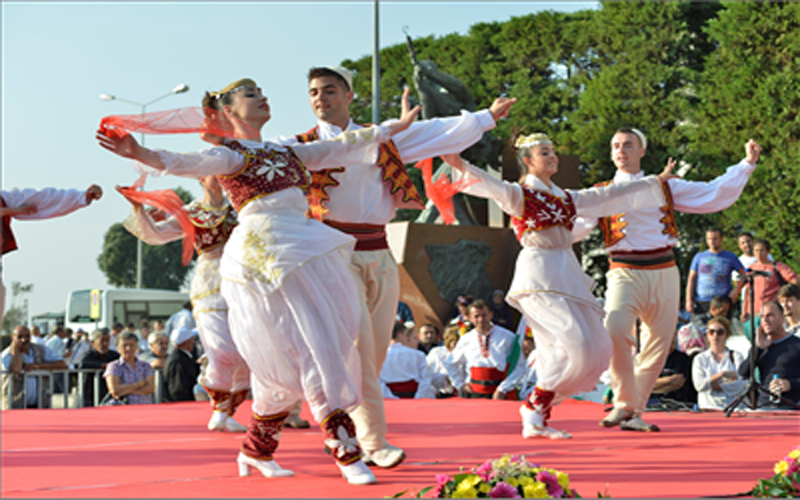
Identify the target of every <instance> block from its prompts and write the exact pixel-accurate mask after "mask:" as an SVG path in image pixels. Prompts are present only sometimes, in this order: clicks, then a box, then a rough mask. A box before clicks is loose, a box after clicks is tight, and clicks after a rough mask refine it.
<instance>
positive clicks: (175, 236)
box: [122, 206, 183, 245]
mask: <svg viewBox="0 0 800 500" xmlns="http://www.w3.org/2000/svg"><path fill="white" fill-rule="evenodd" d="M122 225H123V226H125V229H127V230H128V231H129V232H130V233H131V234H132V235H134V236H136V237H137V238H139V239H140V240H142V241H143V242H145V243H147V244H148V245H164V244H166V243H169V242H171V241H176V240H179V239H181V238H183V228H181V225H180V223H179V222H178V220H177V219H175V218H174V217H169V218H168V219H166V220H164V221H161V222H155V221H153V219H151V218H150V217H149V216H148V215H147V214H146V213H145V210H144V209H143V208H142V207H141V206H138V207H134V209H133V210H132V211H131V214H130V215H129V216H128V218H127V219H125V222H123V224H122Z"/></svg>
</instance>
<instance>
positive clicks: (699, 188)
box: [669, 160, 756, 214]
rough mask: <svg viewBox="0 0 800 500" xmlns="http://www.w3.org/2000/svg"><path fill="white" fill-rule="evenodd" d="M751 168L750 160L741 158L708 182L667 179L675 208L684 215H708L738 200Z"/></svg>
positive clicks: (751, 170)
mask: <svg viewBox="0 0 800 500" xmlns="http://www.w3.org/2000/svg"><path fill="white" fill-rule="evenodd" d="M755 168H756V166H755V165H753V164H752V163H748V162H747V160H742V161H740V162H739V163H737V164H736V165H733V166H730V167H728V169H727V170H726V171H725V173H724V174H722V175H720V176H719V177H717V178H716V179H713V180H711V181H709V182H692V181H685V180H683V179H672V180H670V181H669V187H670V190H671V191H672V197H673V199H674V201H675V210H678V211H680V212H685V213H688V214H709V213H714V212H719V211H720V210H725V209H726V208H728V207H729V206H731V205H733V204H734V202H736V200H738V199H739V196H741V194H742V191H743V190H744V186H745V185H746V184H747V181H748V180H749V179H750V174H751V173H753V171H754V170H755Z"/></svg>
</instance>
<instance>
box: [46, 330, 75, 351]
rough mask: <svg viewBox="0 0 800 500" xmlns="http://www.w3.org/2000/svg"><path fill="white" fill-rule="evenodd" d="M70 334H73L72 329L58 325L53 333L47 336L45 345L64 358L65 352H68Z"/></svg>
mask: <svg viewBox="0 0 800 500" xmlns="http://www.w3.org/2000/svg"><path fill="white" fill-rule="evenodd" d="M70 335H72V330H71V329H69V328H64V327H63V326H57V327H56V328H55V330H53V333H52V334H51V335H50V336H49V337H47V341H46V343H45V345H46V346H47V347H49V348H50V350H51V351H53V352H54V353H56V354H57V355H59V356H60V357H61V358H62V359H63V358H64V354H66V352H67V341H66V339H68V338H69V336H70Z"/></svg>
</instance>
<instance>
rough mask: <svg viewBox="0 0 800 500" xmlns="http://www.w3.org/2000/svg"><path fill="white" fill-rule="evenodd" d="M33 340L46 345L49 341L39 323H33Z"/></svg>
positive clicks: (35, 342)
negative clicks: (43, 334)
mask: <svg viewBox="0 0 800 500" xmlns="http://www.w3.org/2000/svg"><path fill="white" fill-rule="evenodd" d="M31 342H33V343H34V344H39V345H45V344H46V343H47V342H46V341H45V340H44V337H42V329H41V328H39V325H33V328H31Z"/></svg>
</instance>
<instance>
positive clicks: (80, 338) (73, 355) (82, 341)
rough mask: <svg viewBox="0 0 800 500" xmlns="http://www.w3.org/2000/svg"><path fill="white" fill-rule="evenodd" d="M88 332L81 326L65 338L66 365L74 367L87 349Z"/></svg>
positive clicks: (88, 345)
mask: <svg viewBox="0 0 800 500" xmlns="http://www.w3.org/2000/svg"><path fill="white" fill-rule="evenodd" d="M90 347H91V344H90V343H89V334H88V333H86V331H85V330H84V329H83V328H78V329H77V330H75V333H73V334H72V336H71V337H70V338H69V339H68V340H67V353H68V356H67V358H66V359H67V366H69V367H70V368H74V367H75V366H77V364H78V362H79V361H80V360H81V359H82V358H83V356H84V355H85V353H86V351H88V350H89V348H90Z"/></svg>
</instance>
